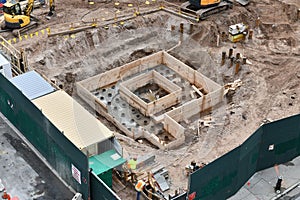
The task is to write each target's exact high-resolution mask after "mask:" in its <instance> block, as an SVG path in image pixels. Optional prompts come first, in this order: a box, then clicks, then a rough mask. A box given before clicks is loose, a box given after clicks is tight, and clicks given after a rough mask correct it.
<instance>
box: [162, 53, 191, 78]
mask: <svg viewBox="0 0 300 200" xmlns="http://www.w3.org/2000/svg"><path fill="white" fill-rule="evenodd" d="M163 64H165V65H167V66H168V67H169V68H170V69H172V70H174V71H175V72H177V73H178V74H179V75H180V76H182V77H183V78H185V79H187V80H188V81H189V82H190V83H194V82H195V76H194V71H195V70H193V69H192V68H190V67H189V66H188V65H186V64H184V63H182V62H180V61H179V60H177V59H176V58H174V57H173V56H171V55H170V54H167V53H165V52H164V55H163Z"/></svg>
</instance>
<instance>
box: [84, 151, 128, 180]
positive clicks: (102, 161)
mask: <svg viewBox="0 0 300 200" xmlns="http://www.w3.org/2000/svg"><path fill="white" fill-rule="evenodd" d="M125 162H126V160H125V159H124V158H122V156H120V155H119V154H118V153H117V152H116V151H115V150H114V149H111V150H109V151H106V152H104V153H102V154H99V155H96V156H92V157H90V158H89V167H90V168H92V169H93V172H94V173H95V174H97V175H99V174H102V173H103V172H106V171H108V170H110V169H113V168H114V167H117V166H119V165H122V164H123V163H125Z"/></svg>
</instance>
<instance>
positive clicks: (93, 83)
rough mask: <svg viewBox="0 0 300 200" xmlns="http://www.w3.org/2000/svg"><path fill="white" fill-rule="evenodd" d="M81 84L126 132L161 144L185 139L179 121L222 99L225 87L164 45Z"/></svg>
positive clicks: (87, 95) (163, 146) (171, 144)
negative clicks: (186, 62) (183, 60)
mask: <svg viewBox="0 0 300 200" xmlns="http://www.w3.org/2000/svg"><path fill="white" fill-rule="evenodd" d="M76 84H77V87H76V88H77V93H78V95H79V96H80V97H81V98H82V99H83V100H85V101H86V102H87V103H89V104H90V105H91V106H92V107H94V108H95V110H96V111H97V112H98V113H99V114H101V115H102V116H104V117H105V118H107V119H108V120H109V121H111V122H113V123H114V124H115V125H116V126H117V127H118V128H119V129H120V130H121V131H123V132H124V133H125V134H126V135H127V136H129V137H132V138H133V139H138V138H145V139H146V140H148V141H149V142H150V143H152V144H153V145H155V146H157V147H158V148H160V149H170V148H175V147H178V146H180V145H181V144H183V143H184V141H185V128H187V127H184V126H183V125H181V124H180V123H181V122H183V121H185V120H187V119H189V118H191V116H195V115H197V114H200V113H201V112H202V111H205V110H208V109H211V108H212V107H213V106H215V105H217V104H218V103H219V102H221V101H222V99H223V92H224V90H223V87H222V86H220V85H218V84H217V83H215V82H214V81H212V80H210V79H209V78H207V77H205V76H204V75H203V74H201V73H200V72H198V71H196V70H194V69H192V68H190V67H189V66H188V65H186V64H184V63H182V62H181V61H179V60H178V59H176V58H174V57H173V56H171V55H169V54H168V53H166V52H164V51H161V52H158V53H155V54H152V55H150V56H147V57H144V58H140V59H138V60H136V61H133V62H131V63H128V64H125V65H123V66H121V67H118V68H114V69H112V70H110V71H107V72H105V73H102V74H99V75H96V76H94V77H90V78H88V79H86V80H83V81H80V82H78V83H76ZM96 94H98V95H96ZM101 97H104V99H103V98H101ZM108 102H110V103H108ZM182 124H184V123H182Z"/></svg>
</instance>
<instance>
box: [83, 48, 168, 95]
mask: <svg viewBox="0 0 300 200" xmlns="http://www.w3.org/2000/svg"><path fill="white" fill-rule="evenodd" d="M162 56H163V53H162V52H158V53H155V54H152V55H150V56H147V57H144V58H141V59H139V60H136V61H133V62H130V63H128V64H125V65H123V66H121V67H117V68H114V69H111V70H109V71H107V72H104V73H102V74H99V75H96V76H93V77H90V78H87V79H85V80H83V81H81V82H80V84H81V85H82V86H83V87H84V88H86V89H87V90H88V91H93V90H96V89H99V88H102V87H105V86H107V85H111V84H113V83H116V82H117V81H120V80H123V79H124V78H125V77H126V76H130V75H133V74H136V73H140V72H142V71H144V70H146V69H149V68H152V67H155V66H157V65H159V64H160V63H161V62H162Z"/></svg>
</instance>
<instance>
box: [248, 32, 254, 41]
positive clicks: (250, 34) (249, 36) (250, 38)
mask: <svg viewBox="0 0 300 200" xmlns="http://www.w3.org/2000/svg"><path fill="white" fill-rule="evenodd" d="M252 37H253V30H250V31H249V35H248V39H249V40H252Z"/></svg>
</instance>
